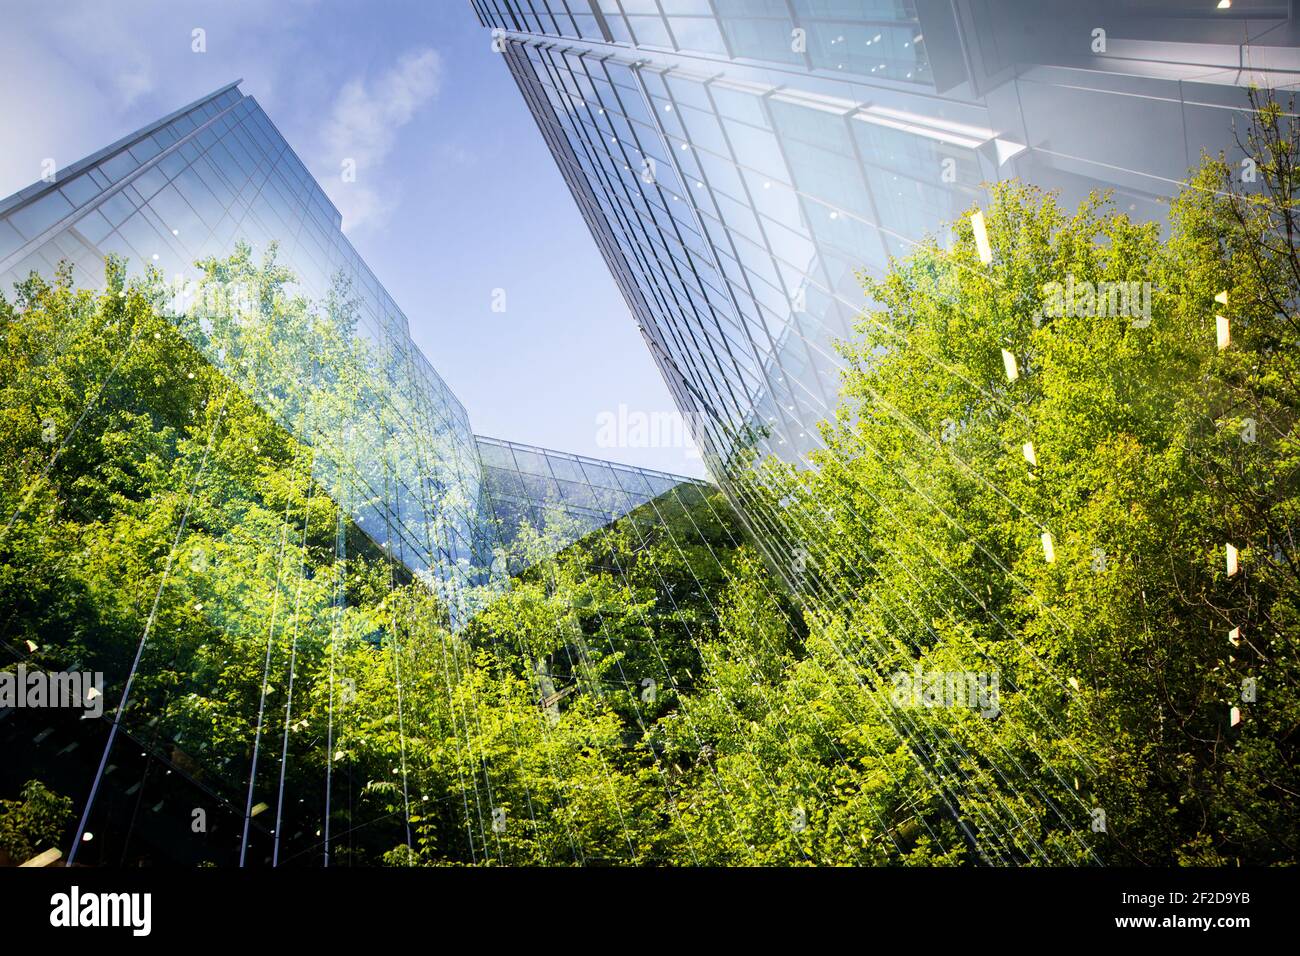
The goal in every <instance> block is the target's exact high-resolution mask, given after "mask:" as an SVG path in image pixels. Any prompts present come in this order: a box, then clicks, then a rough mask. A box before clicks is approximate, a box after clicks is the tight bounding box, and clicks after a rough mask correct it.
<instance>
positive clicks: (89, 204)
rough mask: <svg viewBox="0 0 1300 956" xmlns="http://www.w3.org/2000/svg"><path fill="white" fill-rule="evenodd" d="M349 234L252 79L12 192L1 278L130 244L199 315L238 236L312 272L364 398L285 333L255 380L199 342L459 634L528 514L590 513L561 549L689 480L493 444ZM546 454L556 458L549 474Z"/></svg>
mask: <svg viewBox="0 0 1300 956" xmlns="http://www.w3.org/2000/svg"><path fill="white" fill-rule="evenodd" d="M341 227H342V217H341V216H340V214H339V212H338V210H337V209H335V207H334V206H333V204H332V203H331V202H330V201H329V198H328V197H327V196H326V195H325V192H324V191H323V190H322V189H321V188H320V186H319V184H318V183H317V182H316V181H315V180H314V179H313V178H312V176H311V175H310V174H309V173H308V172H307V169H306V167H305V166H304V165H303V163H302V162H301V160H299V158H298V157H297V155H295V153H294V151H293V149H292V148H291V147H290V146H289V145H288V143H287V142H285V140H284V138H283V137H282V136H281V135H280V134H279V132H278V131H277V130H276V128H275V126H274V125H273V124H272V123H271V121H270V120H269V119H268V117H267V116H266V114H265V113H264V112H263V111H262V109H261V107H260V106H258V104H257V102H256V100H255V99H254V98H253V97H251V96H247V95H245V94H243V93H242V92H241V91H240V90H239V89H238V83H237V82H236V83H232V84H230V85H228V86H226V87H223V88H222V89H219V90H217V91H215V92H214V93H212V94H210V95H209V96H206V97H204V98H202V99H201V100H198V101H197V102H195V103H192V104H190V105H189V106H186V107H184V108H182V109H180V110H177V111H176V112H175V113H172V114H171V115H169V116H166V117H164V118H162V119H160V120H158V121H157V122H155V123H152V124H150V125H149V126H146V127H145V128H143V129H141V130H139V131H137V132H135V133H133V134H131V135H129V136H127V137H125V138H124V139H121V140H119V141H118V142H116V143H113V144H112V145H110V146H108V147H106V148H104V149H102V150H100V151H99V152H97V153H95V154H94V155H92V156H89V157H87V158H86V159H83V160H82V161H80V162H78V163H75V164H73V165H71V166H69V167H67V168H65V169H60V170H51V171H50V175H49V176H47V177H46V180H43V181H41V182H37V183H35V184H33V185H32V186H30V187H28V188H27V189H24V190H22V191H21V192H19V193H17V194H15V195H13V196H11V197H9V198H8V199H6V200H4V201H3V202H0V287H3V288H6V289H8V288H10V287H12V285H13V284H14V283H16V282H20V281H21V280H23V279H24V278H26V277H27V275H28V274H29V273H31V272H33V271H35V272H37V273H39V274H41V275H43V276H46V277H49V276H52V275H53V274H54V272H55V270H56V268H57V267H58V265H59V263H60V262H65V263H68V264H69V265H70V267H71V269H72V273H73V279H74V281H75V284H76V285H77V286H78V287H83V288H90V287H98V286H100V285H102V282H103V259H104V257H105V256H106V255H109V254H116V255H119V256H121V257H123V258H124V259H125V260H126V262H127V266H128V269H129V270H130V271H131V272H132V273H133V274H136V275H139V274H140V273H142V272H143V271H144V270H145V269H147V268H149V267H153V268H156V269H157V270H158V271H159V272H160V273H161V274H162V275H163V276H164V277H166V279H167V280H168V282H169V283H170V284H171V286H172V292H173V300H174V304H175V305H176V306H178V307H180V309H181V311H186V312H191V313H193V314H195V315H201V314H203V313H204V311H205V309H207V308H208V307H209V305H210V304H209V303H205V302H202V301H194V299H195V294H194V291H193V288H192V286H190V285H189V283H190V282H191V281H192V280H193V279H194V278H195V276H196V275H197V274H198V272H199V270H198V269H196V267H195V263H196V262H198V261H201V260H205V259H209V258H223V257H225V256H228V255H230V254H231V252H232V251H233V250H234V248H235V244H236V243H237V242H243V243H246V244H248V246H249V247H250V249H251V252H252V255H253V257H254V258H257V257H260V256H261V255H263V254H264V253H265V252H266V251H267V250H268V249H269V248H270V247H271V245H272V243H274V244H275V246H276V255H277V261H279V262H281V263H284V264H286V265H287V266H288V267H289V268H290V269H291V271H292V272H293V273H294V274H295V275H296V277H297V281H296V283H295V284H294V286H293V290H294V291H295V292H300V293H301V294H302V295H303V296H306V297H308V298H309V299H311V300H313V301H324V302H334V303H336V305H335V306H333V307H332V309H331V315H330V318H331V320H332V321H334V322H335V323H336V324H338V325H340V326H341V327H346V328H347V329H349V330H350V332H351V333H352V335H353V337H354V338H355V340H356V342H357V343H358V349H359V351H358V352H357V353H356V356H355V357H354V358H355V361H357V362H359V363H360V364H361V368H360V369H358V370H357V371H359V372H360V373H361V374H360V376H359V380H362V381H365V382H367V383H368V384H367V387H366V390H365V392H364V394H363V395H361V396H360V397H356V396H352V397H349V398H348V399H347V400H346V401H345V403H344V404H343V405H340V404H339V403H338V401H337V398H338V396H337V395H335V394H329V393H332V392H333V391H334V390H333V388H332V386H333V385H334V384H336V383H337V381H339V380H341V379H342V378H343V377H344V370H342V369H339V368H325V369H319V368H314V363H315V359H314V357H313V356H312V355H311V349H310V348H305V347H303V346H304V343H302V342H293V343H291V342H289V341H285V342H284V343H282V345H283V347H280V348H278V349H277V350H276V356H277V358H278V359H279V360H280V361H279V363H278V367H276V368H274V369H272V370H266V369H262V370H260V371H259V372H258V373H257V375H256V376H254V377H253V378H249V377H248V374H250V373H248V370H245V369H242V368H240V367H239V363H238V362H237V361H235V358H234V356H233V355H227V354H225V352H226V349H223V348H221V347H219V346H218V345H217V344H216V341H215V339H213V338H212V336H211V332H212V327H211V321H210V319H208V318H204V319H203V321H202V323H201V325H200V327H199V328H198V329H195V330H192V334H193V336H194V337H195V343H196V344H197V345H199V347H200V348H201V349H203V350H204V352H205V354H206V355H207V357H208V358H209V359H210V360H211V361H213V362H214V363H215V364H217V365H218V366H219V367H221V368H222V369H223V371H226V372H227V373H228V374H230V375H231V376H232V377H233V378H235V379H236V380H237V381H239V382H240V384H242V385H244V386H245V387H246V388H247V390H248V391H249V392H250V395H251V397H253V398H254V399H255V400H256V401H258V402H259V404H262V405H263V406H264V407H265V408H266V410H267V411H268V412H269V413H271V414H272V415H273V416H275V417H276V419H277V420H278V421H279V422H280V423H281V424H282V425H284V426H285V427H286V428H288V429H289V430H290V431H291V432H293V433H294V434H297V435H299V436H300V437H302V438H303V439H304V440H306V441H308V442H309V443H310V444H311V445H313V446H314V447H315V448H317V450H318V452H319V454H318V455H317V457H316V458H315V461H314V468H315V470H316V471H317V472H318V475H319V477H320V478H321V479H323V480H325V481H326V482H327V484H328V486H329V487H330V488H331V489H332V491H333V493H334V494H335V495H336V496H337V498H338V500H340V502H341V503H343V504H344V505H345V506H346V507H347V508H348V510H349V512H350V513H351V514H352V516H353V519H354V520H355V521H356V523H357V525H358V527H360V528H362V529H364V531H365V533H366V534H367V535H368V536H369V537H370V538H371V539H372V540H373V541H374V542H375V543H376V544H377V545H378V546H379V547H381V548H383V549H384V551H385V552H386V553H388V554H390V555H392V556H393V557H395V558H396V559H398V560H399V561H401V562H402V564H404V565H405V566H406V567H407V568H409V569H410V570H411V571H412V572H413V573H415V574H417V575H419V576H421V577H423V578H424V579H425V580H426V582H427V583H429V584H430V585H432V586H434V587H437V588H438V589H439V592H440V594H441V595H442V597H443V599H444V601H445V603H446V605H447V609H448V614H449V616H450V618H451V621H452V623H453V624H454V625H456V626H459V625H460V624H463V623H464V620H465V617H466V615H467V614H468V613H470V612H469V610H468V609H467V608H465V607H464V594H465V591H466V589H467V588H469V587H472V586H474V585H482V584H486V583H488V582H489V580H490V579H491V577H492V575H493V573H494V568H495V569H496V570H497V571H501V570H502V569H501V568H500V563H499V562H497V561H496V555H497V553H498V551H499V550H500V548H501V546H503V545H508V544H509V543H510V542H509V536H510V535H512V534H513V533H514V532H515V531H516V530H517V528H518V524H519V520H520V519H521V517H524V516H526V517H528V518H530V519H531V520H534V521H537V522H541V521H542V520H543V519H544V518H545V516H546V515H547V514H548V513H553V514H566V515H569V516H570V517H574V516H577V517H579V518H580V520H579V522H578V523H577V524H576V525H571V526H570V529H569V537H568V538H567V539H566V538H564V537H563V536H561V537H557V538H555V539H553V540H555V541H556V543H557V546H562V545H563V544H565V543H567V542H568V541H571V540H573V539H574V537H576V536H577V535H578V534H579V533H581V532H583V531H590V530H593V529H594V528H595V527H598V526H599V525H601V524H605V523H607V522H609V521H611V520H613V519H615V518H617V517H619V516H620V515H622V514H624V513H626V512H627V511H628V510H630V509H631V508H632V507H635V506H637V505H639V504H642V503H644V502H645V501H647V500H649V498H650V497H653V496H655V495H657V494H661V493H663V492H665V491H667V490H668V489H669V488H671V487H672V486H673V485H675V484H677V483H679V482H681V481H684V480H685V479H682V478H677V477H674V476H670V475H664V474H661V473H655V472H648V471H643V470H641V469H633V468H627V467H624V466H619V465H613V464H612V463H603V462H596V461H594V460H590V459H582V460H581V463H579V459H577V458H575V457H573V456H566V455H563V454H561V453H555V452H539V451H536V450H530V449H525V448H523V447H522V446H511V445H509V444H508V443H500V442H495V441H492V440H488V439H477V438H476V437H475V435H474V434H473V431H472V428H471V426H470V420H469V415H468V414H467V412H466V410H465V408H464V407H463V406H462V405H461V403H460V401H459V400H458V399H457V398H456V396H455V395H454V394H452V392H451V390H450V389H449V388H448V387H447V385H446V383H445V382H444V381H443V380H442V378H441V377H440V376H439V375H438V373H437V372H436V371H435V370H434V368H433V366H432V365H431V364H430V363H429V361H428V359H427V358H426V357H425V356H424V354H423V353H422V352H421V351H420V350H419V349H418V348H417V347H416V346H415V345H414V343H413V342H412V341H411V337H410V326H409V321H408V319H407V317H406V315H405V314H404V313H403V312H402V310H401V309H400V308H399V307H398V306H397V304H396V303H395V302H394V301H393V300H392V298H391V297H390V296H389V295H388V293H387V292H386V291H385V290H384V287H383V286H382V284H380V282H379V280H378V279H376V278H375V275H374V273H373V272H372V271H371V270H370V269H369V267H368V266H367V265H366V264H365V263H364V262H363V261H362V260H361V258H360V257H359V256H358V255H357V253H356V250H355V249H353V248H352V245H351V243H349V242H348V240H347V238H346V237H345V236H344V234H343V232H342V228H341ZM221 305H222V304H220V303H218V304H217V311H220V308H221ZM277 334H278V333H277ZM232 351H233V349H232ZM327 394H329V397H330V398H332V399H334V400H332V401H326V400H325V399H326V397H327ZM511 448H516V451H515V453H514V455H513V456H511ZM539 456H540V457H539ZM506 459H509V461H508V462H507V461H506ZM485 460H486V462H487V464H488V465H489V468H488V469H487V470H486V472H485V469H484V461H485ZM534 461H537V462H541V461H549V462H550V463H551V464H550V467H549V469H548V468H543V469H542V470H540V471H539V470H538V467H537V466H536V465H535V464H533V462H534ZM516 462H518V465H516ZM584 469H585V471H584ZM552 472H554V474H552ZM615 476H617V477H615ZM485 477H490V478H492V479H493V481H492V484H493V489H492V490H493V497H492V499H491V500H489V498H488V489H487V487H486V486H485ZM501 529H504V531H505V534H506V537H505V538H504V539H503V538H501V537H500V536H499V535H500V533H501ZM497 583H499V580H498V582H497Z"/></svg>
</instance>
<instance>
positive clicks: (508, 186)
mask: <svg viewBox="0 0 1300 956" xmlns="http://www.w3.org/2000/svg"><path fill="white" fill-rule="evenodd" d="M4 26H5V29H4V31H3V32H0V116H3V118H4V123H3V126H2V127H0V196H7V195H9V194H10V193H13V192H15V191H17V190H18V189H20V188H22V187H24V186H26V185H28V184H30V183H32V182H34V181H35V180H36V179H38V178H39V177H40V169H41V166H40V164H41V161H42V160H43V159H44V158H46V157H54V158H55V160H56V162H57V163H58V164H59V165H61V166H62V165H67V164H69V163H71V162H74V161H76V160H77V159H80V158H81V157H82V156H85V155H86V154H88V153H91V152H93V151H94V150H96V149H98V148H100V147H101V146H104V145H106V144H107V143H109V142H111V141H113V140H115V139H117V138H119V137H121V136H123V135H125V134H126V133H129V132H131V131H132V130H134V129H137V128H138V127H140V126H143V125H144V124H145V123H148V122H150V121H152V120H154V119H157V118H158V117H159V116H162V115H164V114H166V113H168V112H170V111H172V110H174V109H176V108H177V107H179V106H182V105H184V104H186V103H189V102H191V101H192V100H194V99H197V98H198V97H200V96H202V95H203V94H205V93H207V92H210V91H211V90H213V89H216V88H217V87H219V86H222V85H224V84H225V83H228V82H229V81H231V80H233V79H236V78H240V77H242V78H243V80H244V83H243V86H242V89H243V90H244V92H246V93H249V94H252V95H253V96H255V97H256V98H257V100H258V102H259V103H261V105H262V107H263V108H264V109H265V110H266V111H267V113H268V114H269V115H270V117H271V119H272V120H273V121H274V122H275V124H276V125H277V126H278V127H279V129H280V131H281V132H282V133H283V134H284V135H285V137H286V138H287V139H288V140H289V142H290V143H291V144H292V145H293V147H294V149H295V150H296V151H297V152H298V154H299V156H301V157H302V159H303V161H304V162H305V163H306V164H307V166H308V168H309V169H311V170H312V172H313V173H314V174H315V175H316V176H317V178H318V179H319V180H320V181H321V183H322V185H323V186H324V187H325V189H326V191H327V192H328V193H329V194H330V197H331V198H332V199H333V200H334V201H335V204H336V205H337V206H338V207H339V209H340V210H341V211H342V213H343V217H344V228H345V230H346V231H347V233H348V237H349V238H350V239H351V240H352V242H353V244H354V245H355V246H356V247H357V249H358V251H359V252H360V253H361V255H362V256H363V257H364V258H365V259H366V261H367V262H368V263H369V264H370V267H371V268H372V269H373V270H374V272H375V274H376V275H377V276H378V277H379V279H380V281H382V282H383V283H384V285H385V286H386V287H387V288H388V290H389V292H390V293H391V294H392V296H393V298H394V299H396V300H397V302H398V304H399V305H401V307H402V309H403V310H404V311H405V312H406V313H407V315H408V317H409V318H410V320H411V329H412V335H413V336H414V338H415V341H416V343H417V344H418V345H419V346H420V347H421V348H422V349H423V350H424V352H425V354H426V355H428V356H429V358H430V360H431V361H432V362H433V364H434V366H435V367H436V368H437V369H438V371H439V372H440V373H441V374H442V376H443V377H444V378H445V379H446V380H447V382H448V384H450V385H451V387H452V389H453V390H454V391H455V392H456V393H457V395H458V396H459V397H460V399H461V401H462V402H463V403H464V404H465V407H466V408H467V409H468V410H469V413H470V417H471V420H472V421H473V423H474V427H475V429H476V430H477V431H479V432H481V433H483V434H487V435H492V436H494V437H499V438H508V439H511V440H514V441H521V442H528V443H532V444H538V445H544V446H547V447H551V448H558V449H561V450H564V451H572V452H578V453H581V454H587V455H592V456H594V457H599V458H610V459H613V460H616V461H624V462H628V463H630V464H637V465H643V466H647V467H651V468H659V469H662V470H665V471H672V472H678V473H682V474H690V475H701V474H703V469H702V466H701V463H700V461H699V459H698V458H697V457H696V456H695V455H694V454H693V452H692V451H691V450H689V449H682V448H655V447H648V448H647V447H617V448H609V447H602V444H601V441H602V439H601V432H602V430H601V429H600V428H599V427H598V423H599V421H600V416H601V415H611V414H618V411H619V406H620V405H622V406H625V407H626V408H625V411H626V413H628V414H631V415H637V414H644V415H650V416H656V417H658V416H662V415H665V414H668V413H671V412H672V411H673V403H672V399H671V397H670V396H669V394H668V390H667V387H666V386H665V385H664V383H663V380H662V379H661V377H660V375H659V372H658V370H657V368H656V367H655V365H654V362H653V361H652V359H651V357H650V353H649V352H648V350H647V349H646V347H645V345H644V343H643V342H642V340H641V337H640V334H639V333H638V332H637V330H636V325H635V323H634V322H633V320H632V318H631V316H630V315H629V312H628V309H627V305H626V303H625V302H624V301H623V297H622V295H621V294H620V293H619V291H618V289H617V287H616V286H615V284H614V281H613V279H612V278H611V276H610V274H609V271H608V269H607V268H606V267H605V264H604V261H603V260H602V259H601V257H600V254H599V252H598V251H597V249H596V245H595V242H594V241H593V240H592V238H591V235H590V233H589V232H588V231H587V228H586V226H585V224H584V223H583V221H582V218H581V216H580V215H579V213H578V211H577V207H576V205H575V204H574V202H573V199H572V197H571V196H570V195H569V192H568V189H567V187H566V186H565V185H564V181H563V180H562V179H561V177H560V174H559V172H558V170H557V169H556V167H555V163H554V161H553V160H552V159H551V156H550V153H549V151H548V150H547V149H546V146H545V144H544V143H543V141H542V138H541V134H540V133H539V132H538V130H537V127H536V124H535V123H534V121H533V119H532V117H531V116H530V115H529V113H528V110H527V108H526V107H525V105H524V102H523V98H522V97H521V96H520V94H519V91H518V89H517V88H516V87H515V85H514V81H513V80H512V79H511V78H510V75H509V71H508V70H507V69H506V67H505V64H504V63H502V62H501V60H500V58H499V56H498V55H497V54H495V53H493V52H492V51H491V48H490V37H489V34H488V32H487V31H486V30H484V29H483V28H482V27H480V26H479V24H478V20H477V18H476V17H475V16H474V13H473V10H472V9H471V8H470V5H469V3H468V2H467V0H384V2H367V3H364V4H363V3H360V2H356V0H353V2H350V3H349V2H331V0H274V2H271V0H224V2H220V3H215V2H197V0H190V2H180V0H173V2H167V3H162V2H139V0H116V2H113V3H105V2H103V0H42V2H38V0H6V2H5V11H4ZM195 28H201V29H203V30H204V31H205V34H206V45H207V51H206V52H205V53H194V52H193V51H192V49H191V46H192V35H193V34H192V31H193V30H194V29H195ZM345 158H351V159H355V160H356V162H357V179H356V182H355V183H344V182H343V181H342V177H341V176H340V175H339V170H340V163H341V161H342V160H343V159H345ZM496 289H503V290H505V302H506V311H505V312H504V313H502V312H494V311H492V307H491V306H492V300H493V294H494V290H496ZM606 434H608V432H607V431H606Z"/></svg>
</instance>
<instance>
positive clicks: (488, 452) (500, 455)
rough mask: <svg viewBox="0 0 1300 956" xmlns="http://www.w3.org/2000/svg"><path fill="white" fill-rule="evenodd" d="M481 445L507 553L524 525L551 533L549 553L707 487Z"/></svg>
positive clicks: (580, 459) (545, 452)
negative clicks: (683, 490)
mask: <svg viewBox="0 0 1300 956" xmlns="http://www.w3.org/2000/svg"><path fill="white" fill-rule="evenodd" d="M477 440H478V449H479V456H480V458H481V459H482V462H483V483H484V487H485V489H486V493H487V498H488V501H489V502H490V503H491V507H492V511H493V514H494V515H495V516H496V519H497V522H498V534H499V536H500V538H501V540H502V544H503V545H505V546H507V548H508V546H509V544H510V543H511V542H512V541H513V540H514V539H515V538H516V536H517V535H518V532H519V528H520V526H521V525H522V524H523V523H524V522H525V521H526V522H527V523H528V524H530V525H531V526H532V527H534V528H538V529H547V531H548V532H549V541H548V547H563V546H564V545H565V544H569V543H572V542H574V541H577V540H578V539H579V538H581V537H583V536H585V535H587V534H590V533H591V532H593V531H596V530H598V529H600V528H603V527H605V526H606V525H608V524H610V523H611V522H613V521H616V520H617V519H619V518H621V517H623V516H624V515H626V514H630V513H631V512H632V511H635V510H636V509H637V508H639V507H641V506H642V505H644V504H646V503H647V502H650V501H653V500H654V499H656V498H659V497H661V496H663V495H666V494H668V493H669V492H671V491H673V490H674V489H677V488H679V487H681V486H687V485H702V484H703V483H701V482H694V481H691V480H690V479H688V478H682V477H680V476H678V475H670V474H668V473H666V472H662V471H653V470H651V469H648V468H635V467H632V466H630V465H620V464H616V463H614V462H609V461H600V460H598V459H595V458H587V457H585V456H583V455H571V454H568V453H566V452H558V451H551V450H549V449H546V448H537V447H535V446H532V445H521V444H519V443H517V442H509V441H502V440H500V439H497V438H485V437H483V436H482V435H479V436H477ZM511 570H517V569H514V568H512V569H511Z"/></svg>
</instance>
